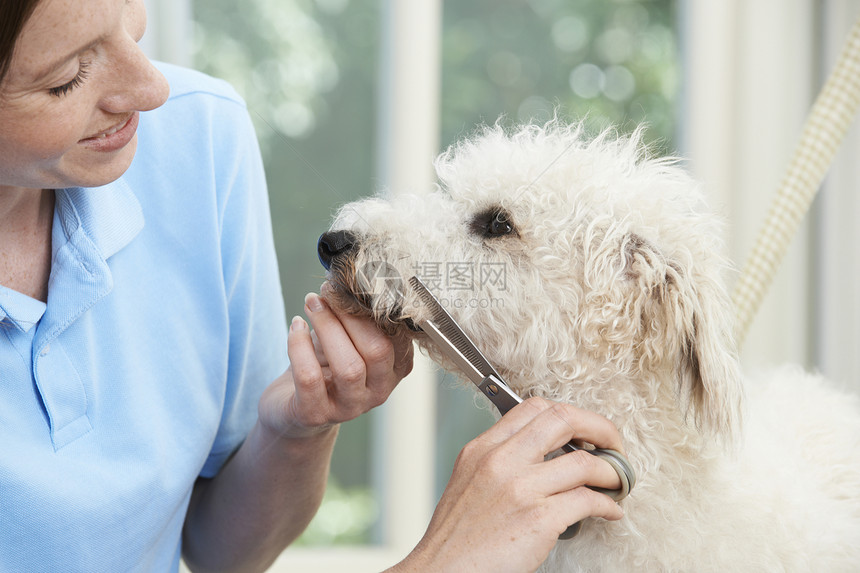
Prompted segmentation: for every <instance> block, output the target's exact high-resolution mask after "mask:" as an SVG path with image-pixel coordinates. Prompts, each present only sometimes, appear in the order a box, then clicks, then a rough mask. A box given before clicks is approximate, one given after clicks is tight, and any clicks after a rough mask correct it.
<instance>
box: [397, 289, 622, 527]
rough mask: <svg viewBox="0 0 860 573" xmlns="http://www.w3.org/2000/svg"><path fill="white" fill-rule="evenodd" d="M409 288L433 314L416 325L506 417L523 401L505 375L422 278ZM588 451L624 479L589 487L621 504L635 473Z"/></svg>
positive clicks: (607, 453)
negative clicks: (613, 486) (617, 484)
mask: <svg viewBox="0 0 860 573" xmlns="http://www.w3.org/2000/svg"><path fill="white" fill-rule="evenodd" d="M409 285H410V286H411V287H412V288H413V289H415V292H416V293H417V294H418V297H419V298H420V299H421V302H422V303H423V304H424V305H425V306H426V307H427V309H428V310H429V311H430V318H429V319H426V320H421V321H417V322H416V326H418V327H419V328H420V329H421V330H423V331H424V332H425V333H426V334H427V336H428V337H429V338H430V339H431V340H432V341H433V342H435V343H436V345H437V346H438V347H439V349H440V350H442V352H444V353H445V354H446V355H447V356H448V358H450V359H451V360H452V361H453V362H454V364H456V365H457V367H458V368H459V369H460V370H462V371H463V373H465V374H466V376H468V377H469V380H471V381H472V382H473V383H474V384H475V386H477V387H478V390H480V391H481V393H482V394H483V395H484V396H486V397H487V398H489V399H490V402H492V403H493V405H495V406H496V408H497V409H498V410H499V412H500V413H501V414H502V415H503V416H504V415H505V414H506V413H507V412H508V410H510V409H511V408H513V407H514V406H516V405H517V404H519V403H520V402H522V401H523V400H522V398H520V397H519V396H518V395H517V394H516V392H514V391H513V390H511V388H510V387H509V386H508V385H507V383H506V382H505V381H504V379H503V378H502V376H501V375H500V374H499V373H498V372H497V371H496V369H495V368H493V366H492V365H491V364H490V362H489V361H488V360H487V359H486V358H485V357H484V355H483V354H481V351H480V350H478V347H477V346H475V343H474V342H472V340H471V339H470V338H469V337H468V336H467V335H466V333H465V332H463V329H462V328H460V325H459V324H457V321H455V320H454V318H453V317H452V316H451V315H450V314H448V311H446V310H445V308H444V307H443V306H442V305H441V304H440V303H439V301H438V300H437V299H436V297H435V296H433V293H431V292H430V291H429V290H427V287H426V286H425V285H424V283H423V282H422V281H421V279H419V278H418V277H417V276H413V277H412V278H410V279H409ZM561 449H562V450H564V451H565V452H573V451H576V450H582V449H585V448H581V447H579V446H577V445H575V444H573V443H572V442H568V443H566V444H564V445H563V446H562V447H561ZM585 451H587V452H588V453H590V454H592V455H595V456H597V457H599V458H601V459H603V460H605V461H606V462H607V463H609V465H611V466H612V468H613V469H614V470H615V472H616V473H617V474H618V479H620V480H621V488H619V489H605V488H599V487H591V486H588V487H589V488H590V489H593V490H594V491H597V492H600V493H604V494H606V495H608V496H609V497H611V498H612V499H614V500H615V501H621V500H622V499H624V498H625V497H627V495H628V494H629V493H630V490H632V489H633V485H634V484H635V483H636V474H635V473H634V472H633V468H632V467H631V466H630V462H628V461H627V458H625V457H624V456H623V455H622V454H621V453H620V452H617V451H615V450H608V449H602V448H596V449H585ZM581 526H582V522H581V521H579V522H577V523H574V524H573V525H571V526H570V527H568V528H567V530H565V532H564V533H562V534H561V535H559V539H570V538H571V537H573V536H575V535H576V534H577V533H579V530H580V528H581Z"/></svg>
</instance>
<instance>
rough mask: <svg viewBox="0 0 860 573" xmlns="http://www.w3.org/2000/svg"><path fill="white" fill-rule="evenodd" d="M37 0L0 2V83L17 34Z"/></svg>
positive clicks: (16, 39)
mask: <svg viewBox="0 0 860 573" xmlns="http://www.w3.org/2000/svg"><path fill="white" fill-rule="evenodd" d="M38 3H39V0H3V1H2V2H0V85H2V84H3V78H5V77H6V73H7V72H8V71H9V64H10V63H11V62H12V56H13V55H14V53H15V44H16V43H17V42H18V36H20V35H21V30H23V29H24V24H26V23H27V20H29V19H30V16H31V15H32V14H33V10H35V9H36V4H38Z"/></svg>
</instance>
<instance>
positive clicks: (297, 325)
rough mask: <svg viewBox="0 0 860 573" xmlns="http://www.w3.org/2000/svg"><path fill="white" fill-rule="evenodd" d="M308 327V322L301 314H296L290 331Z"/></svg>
mask: <svg viewBox="0 0 860 573" xmlns="http://www.w3.org/2000/svg"><path fill="white" fill-rule="evenodd" d="M307 328H308V324H307V323H306V322H305V321H304V320H303V319H302V317H300V316H294V317H293V320H292V322H290V332H296V331H299V330H307Z"/></svg>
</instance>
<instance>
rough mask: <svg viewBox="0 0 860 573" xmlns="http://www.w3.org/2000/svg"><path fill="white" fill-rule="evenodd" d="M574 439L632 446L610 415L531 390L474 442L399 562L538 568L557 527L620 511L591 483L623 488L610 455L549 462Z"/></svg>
mask: <svg viewBox="0 0 860 573" xmlns="http://www.w3.org/2000/svg"><path fill="white" fill-rule="evenodd" d="M572 438H576V439H579V440H584V441H586V442H589V443H592V444H595V445H597V446H599V447H602V448H610V449H614V450H617V451H619V452H622V453H623V451H624V450H623V449H622V446H621V439H620V436H619V434H618V430H617V429H616V428H615V426H614V425H613V424H612V423H611V422H610V421H609V420H607V419H606V418H603V417H602V416H599V415H597V414H595V413H593V412H589V411H586V410H582V409H580V408H576V407H575V406H571V405H569V404H559V403H554V402H550V401H548V400H544V399H541V398H531V399H529V400H526V401H525V402H523V403H522V404H520V405H518V406H517V407H515V408H514V409H512V410H511V411H510V412H508V413H507V414H506V415H505V416H504V417H502V418H501V420H499V421H498V422H497V423H496V424H495V425H493V426H492V427H491V428H490V429H489V430H487V431H486V432H484V433H483V434H481V435H480V436H478V437H477V438H475V439H474V440H472V441H471V442H469V443H468V444H467V445H466V447H465V448H464V449H463V451H462V452H461V453H460V456H459V457H458V459H457V462H456V464H455V466H454V472H453V475H452V476H451V480H450V481H449V482H448V486H447V488H446V489H445V492H444V493H443V495H442V499H441V501H440V502H439V505H438V506H437V507H436V512H435V513H434V514H433V519H432V520H431V522H430V526H429V527H428V529H427V533H426V534H425V536H424V538H423V539H422V540H421V543H419V545H418V546H417V547H416V549H415V550H414V551H413V552H412V553H411V554H410V555H409V556H408V557H407V558H406V559H405V560H404V561H403V562H402V563H400V564H398V565H397V566H395V567H394V568H392V569H391V570H390V571H392V572H395V571H401V572H405V571H410V572H412V571H414V572H418V571H436V572H447V571H450V572H452V573H453V572H456V573H462V572H470V571H475V572H479V571H480V572H484V571H493V572H494V573H498V572H507V571H510V572H516V573H523V572H526V571H534V570H536V569H537V568H538V566H539V565H540V564H541V563H542V562H543V561H544V560H545V559H546V557H547V556H548V555H549V552H550V550H551V549H552V548H553V546H554V545H555V542H556V540H557V538H558V536H559V535H560V534H561V533H562V532H563V531H564V530H565V529H566V528H567V527H568V526H569V525H571V524H573V523H575V522H577V521H580V520H582V519H584V518H586V517H589V516H591V517H602V518H605V519H611V520H616V519H621V517H622V516H623V512H622V510H621V508H620V507H619V506H618V504H616V503H615V502H614V501H612V499H610V498H609V497H608V496H606V495H604V494H601V493H597V492H595V491H593V490H591V489H589V488H587V487H585V485H586V484H588V485H593V486H598V487H603V488H608V489H617V488H618V487H619V486H620V481H619V479H618V475H617V474H616V473H615V470H614V469H612V467H611V466H610V465H609V464H608V463H606V462H604V461H603V460H601V459H599V458H597V457H595V456H593V455H591V454H589V453H587V452H585V451H577V452H573V453H569V454H564V455H562V456H558V457H556V458H554V459H552V460H549V461H545V460H544V456H545V455H546V454H548V453H550V452H552V451H554V450H556V449H558V448H560V447H561V446H562V445H563V444H564V443H566V442H568V441H569V440H571V439H572Z"/></svg>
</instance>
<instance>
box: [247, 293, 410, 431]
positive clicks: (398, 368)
mask: <svg viewBox="0 0 860 573" xmlns="http://www.w3.org/2000/svg"><path fill="white" fill-rule="evenodd" d="M328 288H329V287H328V284H323V288H322V289H321V292H322V293H323V295H325V293H326V292H327V290H328ZM304 310H305V313H306V315H307V317H308V321H309V322H310V328H309V327H308V324H307V323H306V322H305V321H304V320H302V319H301V318H300V317H295V318H294V319H293V321H292V323H291V324H290V334H289V339H288V342H287V353H288V354H289V357H290V368H289V369H288V370H287V371H286V372H285V373H284V374H283V375H282V376H281V377H279V378H278V379H277V380H275V382H273V383H272V384H271V385H270V386H269V388H267V389H266V391H265V392H264V394H263V397H262V399H261V400H260V421H261V422H262V423H263V424H264V425H266V426H267V427H269V428H271V429H273V430H275V431H277V432H278V433H279V434H281V435H282V436H284V437H294V438H303V437H310V436H314V435H316V434H319V433H322V432H324V431H325V430H327V429H329V428H331V427H333V426H336V425H337V424H340V423H341V422H345V421H347V420H351V419H353V418H355V417H357V416H359V415H361V414H363V413H365V412H367V411H368V410H370V409H371V408H374V407H376V406H378V405H380V404H382V403H383V402H385V400H386V399H387V398H388V396H389V395H390V394H391V392H392V391H393V390H394V388H395V387H396V386H397V383H398V382H400V380H401V379H402V378H403V377H404V376H406V375H407V374H408V373H409V372H410V371H411V369H412V357H413V349H412V342H411V341H410V340H409V339H407V338H403V337H390V336H387V335H386V334H384V333H383V332H381V331H380V330H379V329H378V328H377V327H376V324H375V323H374V322H373V321H372V320H371V319H369V318H364V317H357V316H354V315H350V314H347V313H345V312H340V311H338V310H337V309H333V308H332V307H331V306H330V305H329V304H328V303H327V302H326V300H325V299H324V298H323V297H321V296H318V295H316V294H309V295H307V297H305V309H304ZM311 328H312V329H313V330H311Z"/></svg>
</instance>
